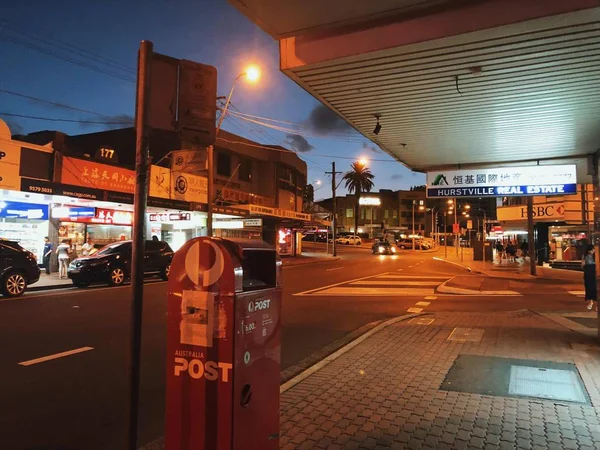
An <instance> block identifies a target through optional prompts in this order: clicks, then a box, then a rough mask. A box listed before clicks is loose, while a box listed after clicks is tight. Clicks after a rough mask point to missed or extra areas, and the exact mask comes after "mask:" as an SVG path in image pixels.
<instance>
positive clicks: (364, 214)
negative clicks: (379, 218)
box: [360, 208, 371, 220]
mask: <svg viewBox="0 0 600 450" xmlns="http://www.w3.org/2000/svg"><path fill="white" fill-rule="evenodd" d="M360 218H361V220H365V219H370V218H371V210H370V209H366V208H362V209H361V210H360Z"/></svg>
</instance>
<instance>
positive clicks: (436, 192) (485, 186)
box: [427, 164, 577, 197]
mask: <svg viewBox="0 0 600 450" xmlns="http://www.w3.org/2000/svg"><path fill="white" fill-rule="evenodd" d="M575 193H577V173H576V166H575V165H574V164H565V165H552V166H524V167H499V168H494V169H469V170H448V171H437V172H428V173H427V196H428V197H521V196H532V195H565V194H575Z"/></svg>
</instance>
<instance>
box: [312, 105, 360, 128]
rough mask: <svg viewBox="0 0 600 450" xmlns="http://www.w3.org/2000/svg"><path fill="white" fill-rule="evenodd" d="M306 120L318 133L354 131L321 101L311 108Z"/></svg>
mask: <svg viewBox="0 0 600 450" xmlns="http://www.w3.org/2000/svg"><path fill="white" fill-rule="evenodd" d="M306 122H307V124H308V126H309V127H310V128H311V129H312V130H313V131H314V132H315V133H317V134H319V135H328V134H330V133H338V134H339V133H344V132H346V133H349V132H354V129H353V128H352V127H351V126H350V125H348V123H346V121H345V120H344V119H342V118H341V117H340V116H338V115H337V114H336V113H334V112H333V111H332V110H330V109H329V108H328V107H327V106H325V105H323V104H321V103H319V104H318V105H316V106H315V107H314V108H313V109H312V111H311V112H310V114H309V115H308V119H306Z"/></svg>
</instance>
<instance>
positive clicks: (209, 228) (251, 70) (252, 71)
mask: <svg viewBox="0 0 600 450" xmlns="http://www.w3.org/2000/svg"><path fill="white" fill-rule="evenodd" d="M243 77H246V79H247V80H248V81H250V82H256V81H258V79H259V78H260V70H259V68H258V67H256V66H250V67H248V68H247V69H246V70H245V71H244V72H242V73H240V74H239V75H238V76H237V77H236V79H235V80H234V82H233V85H232V86H231V90H230V91H229V95H228V96H227V100H226V101H225V105H224V106H223V110H222V111H221V116H220V117H219V121H218V122H217V127H216V130H215V138H216V137H217V136H218V135H219V131H220V130H221V125H223V120H224V119H225V115H227V111H228V110H229V105H230V104H231V96H232V95H233V91H234V90H235V86H236V85H237V82H238V80H239V79H240V78H243ZM206 153H207V155H206V169H207V173H208V183H207V188H206V197H207V199H206V200H207V203H208V205H207V206H208V208H207V213H206V234H207V235H208V237H212V234H213V223H212V218H213V197H214V190H215V188H214V176H213V167H214V161H213V156H214V147H213V146H212V145H209V146H208V148H207V149H206Z"/></svg>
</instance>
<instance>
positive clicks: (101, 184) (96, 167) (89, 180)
mask: <svg viewBox="0 0 600 450" xmlns="http://www.w3.org/2000/svg"><path fill="white" fill-rule="evenodd" d="M61 183H62V184H70V185H73V186H83V187H86V188H92V189H100V190H104V191H114V192H125V193H127V194H133V193H134V189H135V172H134V171H133V170H130V169H125V168H123V167H116V166H111V165H108V164H101V163H98V162H96V161H92V160H89V159H78V158H71V157H69V156H65V157H64V158H63V163H62V172H61Z"/></svg>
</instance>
